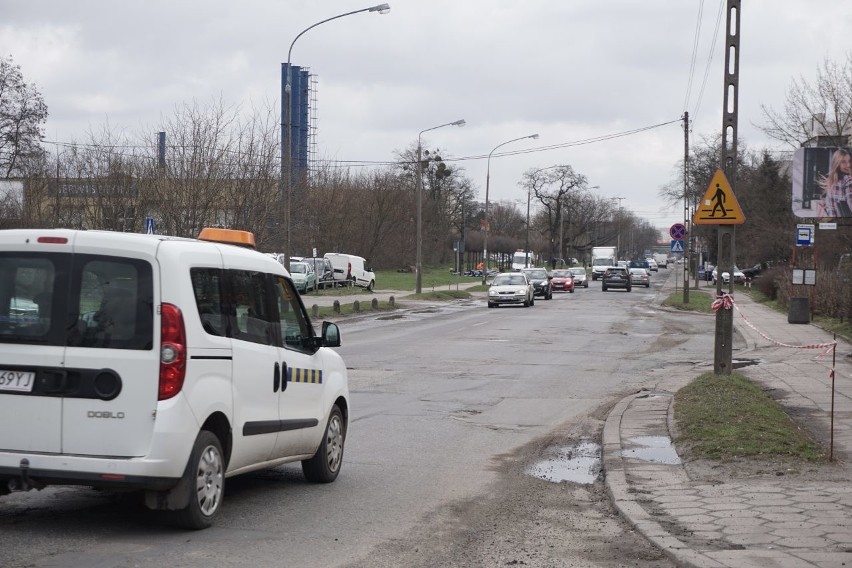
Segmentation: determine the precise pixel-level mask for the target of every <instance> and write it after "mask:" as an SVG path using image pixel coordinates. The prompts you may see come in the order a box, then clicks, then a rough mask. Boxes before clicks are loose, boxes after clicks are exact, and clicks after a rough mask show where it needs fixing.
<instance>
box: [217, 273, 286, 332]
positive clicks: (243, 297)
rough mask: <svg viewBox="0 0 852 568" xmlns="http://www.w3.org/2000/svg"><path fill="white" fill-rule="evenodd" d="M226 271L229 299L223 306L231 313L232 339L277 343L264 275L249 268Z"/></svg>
mask: <svg viewBox="0 0 852 568" xmlns="http://www.w3.org/2000/svg"><path fill="white" fill-rule="evenodd" d="M226 274H227V275H228V288H227V294H226V297H227V298H228V301H226V302H225V306H226V308H227V311H228V313H229V314H230V316H231V326H232V330H233V337H234V339H242V340H243V341H251V342H252V343H260V344H262V345H276V344H277V337H276V334H275V327H274V326H273V318H272V317H271V307H272V306H273V303H272V297H271V292H270V290H269V288H268V286H267V282H268V279H267V275H266V274H265V273H263V272H254V271H248V270H227V271H226Z"/></svg>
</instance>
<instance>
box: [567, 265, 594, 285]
mask: <svg viewBox="0 0 852 568" xmlns="http://www.w3.org/2000/svg"><path fill="white" fill-rule="evenodd" d="M568 270H570V271H571V274H573V275H574V287H575V288H576V287H578V286H582V287H583V288H588V287H589V277H588V275H587V274H586V269H585V268H583V267H582V266H577V267H573V268H569V269H568Z"/></svg>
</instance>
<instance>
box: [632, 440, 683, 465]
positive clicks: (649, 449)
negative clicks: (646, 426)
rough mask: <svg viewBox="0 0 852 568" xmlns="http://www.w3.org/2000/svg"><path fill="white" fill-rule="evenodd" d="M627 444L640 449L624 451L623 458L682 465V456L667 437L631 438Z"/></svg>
mask: <svg viewBox="0 0 852 568" xmlns="http://www.w3.org/2000/svg"><path fill="white" fill-rule="evenodd" d="M627 443H628V444H630V445H636V446H638V447H636V448H629V449H622V450H621V455H622V457H625V458H636V459H639V460H644V461H649V462H655V463H664V464H671V465H677V464H679V463H681V461H680V456H678V455H677V452H676V451H675V448H674V446H673V445H672V441H671V439H670V438H668V437H667V436H637V437H635V438H629V439H628V440H627Z"/></svg>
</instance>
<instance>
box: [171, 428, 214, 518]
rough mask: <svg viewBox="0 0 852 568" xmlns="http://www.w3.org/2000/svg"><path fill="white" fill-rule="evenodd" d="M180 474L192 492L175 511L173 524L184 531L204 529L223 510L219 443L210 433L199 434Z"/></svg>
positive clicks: (202, 432)
mask: <svg viewBox="0 0 852 568" xmlns="http://www.w3.org/2000/svg"><path fill="white" fill-rule="evenodd" d="M183 475H184V482H186V483H188V484H189V487H190V489H191V490H190V496H189V503H187V505H186V507H185V508H183V509H180V510H177V511H175V513H174V515H175V516H174V518H175V522H176V523H177V525H178V526H180V527H182V528H185V529H192V530H199V529H206V528H208V527H209V526H211V525H212V524H213V519H215V518H216V515H217V514H218V513H219V510H220V509H221V508H222V497H223V496H224V494H225V460H224V454H223V453H222V444H221V443H220V442H219V438H217V437H216V436H215V435H214V434H213V433H212V432H210V431H208V430H202V431H201V432H199V433H198V437H197V438H196V439H195V444H194V445H193V446H192V452H191V453H190V454H189V462H188V463H187V465H186V471H185V472H184V474H183Z"/></svg>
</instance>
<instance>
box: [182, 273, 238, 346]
mask: <svg viewBox="0 0 852 568" xmlns="http://www.w3.org/2000/svg"><path fill="white" fill-rule="evenodd" d="M189 275H190V278H191V280H192V291H193V292H194V293H195V306H196V308H197V309H198V317H199V318H200V319H201V326H202V327H203V328H204V331H205V332H207V333H209V334H210V335H218V336H221V337H230V335H231V333H230V330H229V329H228V322H229V319H228V314H227V312H226V311H224V309H223V304H222V290H223V288H224V283H223V281H222V280H223V271H222V270H220V269H218V268H192V269H190V271H189Z"/></svg>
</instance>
